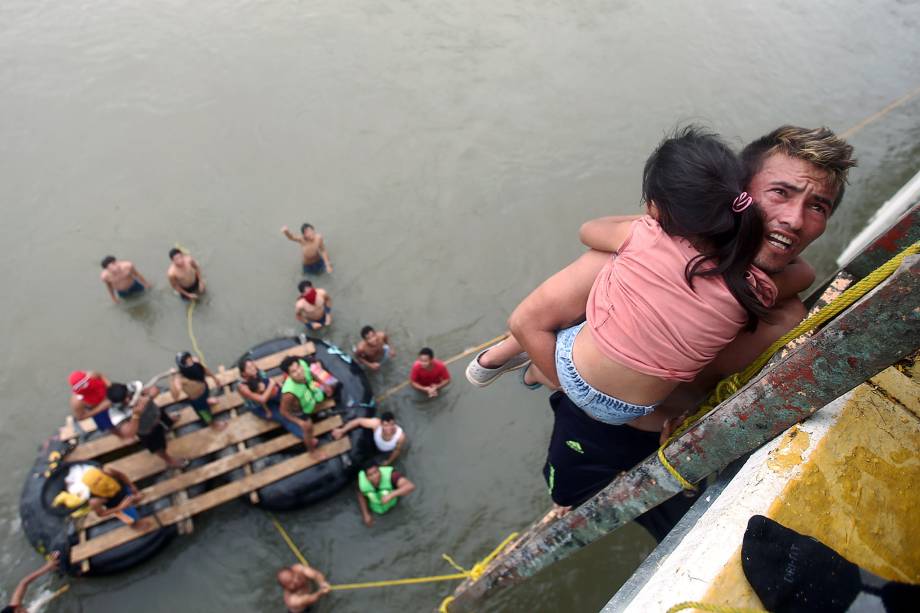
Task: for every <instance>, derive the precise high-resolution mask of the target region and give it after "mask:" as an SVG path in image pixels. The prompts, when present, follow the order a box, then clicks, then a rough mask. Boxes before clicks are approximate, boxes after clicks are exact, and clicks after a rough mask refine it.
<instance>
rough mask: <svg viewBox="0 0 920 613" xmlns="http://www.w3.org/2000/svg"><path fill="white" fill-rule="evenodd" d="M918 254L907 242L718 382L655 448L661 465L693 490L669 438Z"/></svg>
mask: <svg viewBox="0 0 920 613" xmlns="http://www.w3.org/2000/svg"><path fill="white" fill-rule="evenodd" d="M917 253H920V242H916V243H914V244H913V245H910V246H909V247H907V248H906V249H904V250H903V251H902V252H901V253H899V254H897V255H896V256H894V257H893V258H891V259H890V260H888V261H887V262H885V263H884V264H882V265H881V266H879V267H878V268H876V269H875V270H874V271H872V272H871V273H869V274H868V275H866V276H865V277H864V278H863V279H861V280H860V281H859V282H858V283H855V284H854V285H852V286H850V287H849V288H848V289H847V290H846V291H845V292H843V293H842V294H841V295H840V296H838V297H837V298H835V299H834V300H832V301H831V302H830V303H829V304H827V305H826V306H824V307H823V308H821V309H819V310H818V311H817V312H816V313H815V314H813V315H811V316H810V317H808V318H807V319H805V320H804V321H803V322H802V323H800V324H799V325H797V326H796V327H795V328H793V329H792V330H790V331H789V332H787V333H786V334H785V335H783V337H782V338H780V339H778V340H777V341H775V342H774V343H773V344H772V345H770V347H769V348H768V349H767V350H766V351H764V352H763V353H762V354H760V356H759V357H758V358H757V359H756V360H754V361H753V362H752V363H751V364H750V365H749V366H748V367H747V368H745V369H744V370H742V371H741V372H737V373H735V374H733V375H731V376H729V377H726V378H725V379H722V380H721V381H719V383H718V384H717V385H716V387H715V389H714V390H713V391H712V393H711V394H710V395H709V398H708V399H707V400H706V402H704V403H703V404H702V405H700V409H699V410H698V411H697V412H696V413H695V414H694V415H692V416H690V417H689V418H687V420H686V421H684V423H683V424H681V425H680V427H678V428H677V429H676V430H675V431H674V432H673V433H672V434H671V436H669V437H668V440H667V441H665V443H664V445H662V446H661V447H659V448H658V460H659V461H660V462H661V464H662V466H664V467H665V468H666V469H667V471H668V472H669V473H671V475H672V476H673V477H674V478H675V479H676V480H677V482H678V483H680V485H681V487H683V488H684V489H687V490H696V486H695V485H693V484H692V483H690V482H689V481H687V480H686V479H684V477H683V476H682V475H681V474H680V473H679V472H677V469H675V468H674V467H673V466H672V465H671V463H670V462H669V461H668V459H667V458H666V457H665V455H664V450H665V448H666V447H667V446H668V445H670V444H671V441H673V440H674V439H676V438H677V437H679V436H680V435H681V434H683V433H684V432H686V431H687V429H688V428H690V426H691V425H693V424H694V423H695V422H696V421H698V420H699V419H700V418H701V417H703V416H704V415H705V414H706V413H708V412H709V411H711V410H712V409H714V408H715V407H717V406H718V405H720V404H721V403H722V402H724V401H725V400H727V399H728V398H730V397H731V396H733V395H734V394H735V392H737V391H738V390H740V389H741V388H742V387H744V385H745V384H746V383H747V382H748V381H750V380H751V379H752V378H753V377H754V375H756V374H757V373H758V372H760V369H761V368H763V367H764V365H765V364H766V363H767V362H768V361H769V360H770V358H771V357H772V356H773V354H774V353H776V352H777V351H779V350H780V349H782V348H783V347H785V346H786V344H787V343H789V342H790V341H792V340H794V339H796V338H798V337H799V336H801V335H802V334H805V333H806V332H810V331H812V330H814V329H815V328H817V327H818V326H820V325H823V324H824V323H826V322H827V321H829V320H831V319H833V318H834V317H836V316H837V315H839V314H840V313H842V312H843V311H844V310H846V309H848V308H849V307H850V306H851V305H852V304H853V303H854V302H856V301H857V300H859V299H860V298H862V297H863V296H865V295H866V294H867V293H868V292H869V291H870V290H872V289H873V288H875V287H876V286H878V284H879V283H881V282H882V281H884V280H885V279H887V278H888V277H889V276H891V274H892V273H893V272H894V271H895V270H897V269H898V266H900V265H901V262H902V261H903V260H904V258H905V257H907V256H909V255H916V254H917Z"/></svg>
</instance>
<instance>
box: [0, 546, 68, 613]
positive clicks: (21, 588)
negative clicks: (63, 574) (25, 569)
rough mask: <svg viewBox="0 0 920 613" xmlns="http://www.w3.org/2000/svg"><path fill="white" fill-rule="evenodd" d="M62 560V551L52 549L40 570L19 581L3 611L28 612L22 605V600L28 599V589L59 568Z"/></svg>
mask: <svg viewBox="0 0 920 613" xmlns="http://www.w3.org/2000/svg"><path fill="white" fill-rule="evenodd" d="M60 561H61V552H60V551H52V552H51V553H50V554H49V555H48V561H47V562H45V563H44V564H42V565H41V566H40V567H39V568H38V570H34V571H32V572H31V573H29V574H28V575H26V576H25V577H23V578H22V579H21V580H20V581H19V583H18V584H17V585H16V589H14V590H13V595H12V596H10V602H9V604H8V605H6V606H5V607H3V610H2V613H26V611H27V610H28V609H26V607H24V606H22V601H23V600H25V599H26V591H27V590H28V589H29V586H30V585H31V584H32V582H33V581H35V580H36V579H38V578H39V577H41V576H42V575H47V574H48V573H50V572H51V571H53V570H57V567H58V565H59V564H60Z"/></svg>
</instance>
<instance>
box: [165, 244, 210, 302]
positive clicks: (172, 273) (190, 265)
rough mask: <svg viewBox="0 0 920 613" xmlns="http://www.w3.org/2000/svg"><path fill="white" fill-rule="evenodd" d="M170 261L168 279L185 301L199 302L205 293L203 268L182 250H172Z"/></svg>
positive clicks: (170, 251)
mask: <svg viewBox="0 0 920 613" xmlns="http://www.w3.org/2000/svg"><path fill="white" fill-rule="evenodd" d="M169 260H170V262H172V263H171V264H170V265H169V269H168V270H167V271H166V278H167V279H169V284H170V285H171V286H172V288H173V289H174V290H176V291H177V292H178V293H179V297H180V298H182V299H183V300H198V298H200V297H201V294H203V293H204V288H205V285H204V276H202V274H201V267H200V266H198V262H196V261H195V258H193V257H192V256H191V255H189V254H187V253H183V252H182V250H181V249H176V248H173V249H170V250H169Z"/></svg>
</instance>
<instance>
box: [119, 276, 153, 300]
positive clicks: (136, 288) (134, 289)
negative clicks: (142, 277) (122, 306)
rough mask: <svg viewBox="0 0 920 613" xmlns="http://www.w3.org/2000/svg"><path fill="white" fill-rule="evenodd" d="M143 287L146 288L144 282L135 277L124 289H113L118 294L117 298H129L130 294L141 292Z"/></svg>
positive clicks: (134, 294)
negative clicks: (129, 285)
mask: <svg viewBox="0 0 920 613" xmlns="http://www.w3.org/2000/svg"><path fill="white" fill-rule="evenodd" d="M145 289H146V288H145V287H144V284H143V283H141V282H140V281H138V280H137V279H135V280H134V283H132V284H131V287H129V288H128V289H125V290H120V289H117V290H115V293H116V294H118V297H119V298H121V299H122V300H124V299H125V298H130V297H131V296H136V295H138V294H143V293H144V290H145Z"/></svg>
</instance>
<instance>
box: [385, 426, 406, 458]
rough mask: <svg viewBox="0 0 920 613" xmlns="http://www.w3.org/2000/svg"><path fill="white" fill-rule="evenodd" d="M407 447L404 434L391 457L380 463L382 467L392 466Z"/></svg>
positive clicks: (397, 442)
mask: <svg viewBox="0 0 920 613" xmlns="http://www.w3.org/2000/svg"><path fill="white" fill-rule="evenodd" d="M405 446H406V433H405V431H404V432H403V435H402V436H401V437H399V440H398V441H396V448H395V449H394V450H393V451H392V452H390V455H389V457H387V459H386V460H384V461H383V462H381V463H380V465H381V466H392V464H393V462H395V461H396V458H398V457H399V456H400V454H401V453H402V450H403V447H405Z"/></svg>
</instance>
